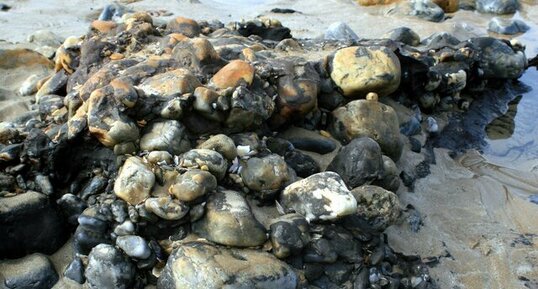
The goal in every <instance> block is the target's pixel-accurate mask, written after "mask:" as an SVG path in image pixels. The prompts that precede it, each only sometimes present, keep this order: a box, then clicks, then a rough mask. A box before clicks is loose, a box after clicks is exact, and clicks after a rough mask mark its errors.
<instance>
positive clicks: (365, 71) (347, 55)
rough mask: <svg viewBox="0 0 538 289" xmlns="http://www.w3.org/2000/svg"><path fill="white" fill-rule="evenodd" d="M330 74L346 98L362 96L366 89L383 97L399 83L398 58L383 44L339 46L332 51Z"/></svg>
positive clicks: (391, 91) (395, 88)
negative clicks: (378, 45) (375, 45)
mask: <svg viewBox="0 0 538 289" xmlns="http://www.w3.org/2000/svg"><path fill="white" fill-rule="evenodd" d="M330 76H331V79H332V80H333V81H334V83H335V84H336V86H338V87H339V88H340V89H341V90H342V92H343V94H344V96H346V97H348V98H362V97H365V96H366V94H367V93H369V92H376V93H378V94H379V95H381V96H385V95H389V94H391V93H393V92H394V91H396V90H397V89H398V87H399V85H400V77H401V68H400V61H399V60H398V57H397V56H396V55H395V54H394V52H392V51H391V50H389V49H388V48H386V47H363V46H355V47H347V48H342V49H340V50H338V51H336V53H335V54H334V57H333V59H332V61H331V65H330Z"/></svg>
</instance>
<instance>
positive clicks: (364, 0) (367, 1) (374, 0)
mask: <svg viewBox="0 0 538 289" xmlns="http://www.w3.org/2000/svg"><path fill="white" fill-rule="evenodd" d="M398 1H399V0H357V2H358V3H359V4H360V5H362V6H374V5H387V4H392V3H396V2H398Z"/></svg>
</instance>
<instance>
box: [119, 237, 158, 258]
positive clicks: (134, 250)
mask: <svg viewBox="0 0 538 289" xmlns="http://www.w3.org/2000/svg"><path fill="white" fill-rule="evenodd" d="M116 246H118V248H120V249H122V250H123V252H125V254H127V255H128V256H129V257H133V258H137V259H147V258H149V256H150V255H151V249H150V248H149V246H148V243H147V242H146V240H144V239H143V238H142V237H139V236H133V235H127V236H119V237H118V238H116Z"/></svg>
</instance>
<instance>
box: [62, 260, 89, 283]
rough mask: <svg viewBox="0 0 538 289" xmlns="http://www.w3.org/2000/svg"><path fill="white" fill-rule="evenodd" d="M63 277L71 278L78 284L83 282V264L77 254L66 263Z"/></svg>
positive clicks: (84, 280)
mask: <svg viewBox="0 0 538 289" xmlns="http://www.w3.org/2000/svg"><path fill="white" fill-rule="evenodd" d="M64 276H65V278H68V279H71V280H73V281H75V282H77V283H78V284H84V282H86V277H84V264H83V263H82V259H81V258H80V257H79V256H75V257H73V261H71V263H69V265H67V268H65V271H64Z"/></svg>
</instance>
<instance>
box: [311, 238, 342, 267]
mask: <svg viewBox="0 0 538 289" xmlns="http://www.w3.org/2000/svg"><path fill="white" fill-rule="evenodd" d="M337 259H338V254H337V253H336V251H335V249H334V247H333V246H332V244H331V243H330V242H329V241H328V240H327V239H325V238H317V239H314V240H312V242H310V243H309V244H308V247H307V248H306V249H305V251H304V253H303V260H304V262H307V263H328V264H330V263H334V262H336V260H337Z"/></svg>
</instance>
